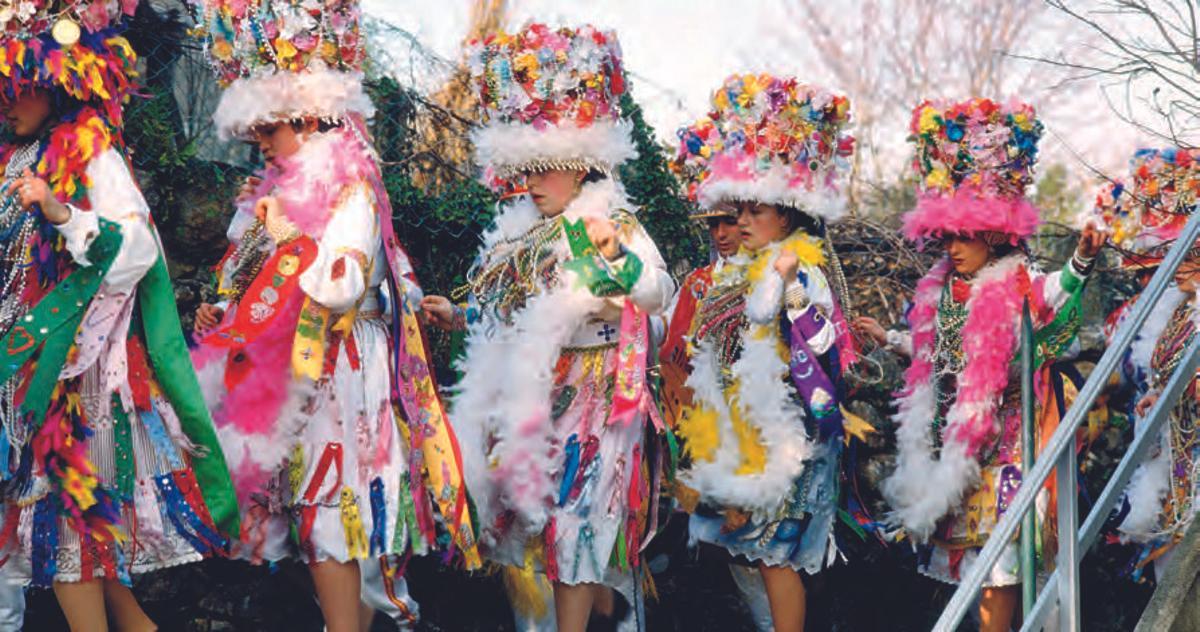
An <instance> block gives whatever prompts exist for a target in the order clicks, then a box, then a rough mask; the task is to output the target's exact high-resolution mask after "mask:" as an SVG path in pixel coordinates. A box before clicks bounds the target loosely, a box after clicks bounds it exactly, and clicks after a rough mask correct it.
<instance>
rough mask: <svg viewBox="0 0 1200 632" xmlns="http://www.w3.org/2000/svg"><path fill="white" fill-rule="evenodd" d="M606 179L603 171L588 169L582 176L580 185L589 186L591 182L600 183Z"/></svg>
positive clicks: (606, 175)
mask: <svg viewBox="0 0 1200 632" xmlns="http://www.w3.org/2000/svg"><path fill="white" fill-rule="evenodd" d="M607 179H608V174H606V173H604V172H603V171H600V170H599V169H588V171H587V173H586V174H584V176H583V181H582V184H591V183H593V182H600V181H602V180H607Z"/></svg>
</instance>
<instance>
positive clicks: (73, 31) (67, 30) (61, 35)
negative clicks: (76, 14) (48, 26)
mask: <svg viewBox="0 0 1200 632" xmlns="http://www.w3.org/2000/svg"><path fill="white" fill-rule="evenodd" d="M50 33H51V34H52V35H53V36H54V41H56V42H58V43H59V45H60V46H64V47H66V46H71V45H73V44H75V43H76V42H78V41H79V37H80V35H81V34H82V33H81V32H80V30H79V25H78V24H76V23H75V21H74V20H72V19H71V18H59V19H58V21H57V22H55V23H54V28H53V29H52V30H51V31H50Z"/></svg>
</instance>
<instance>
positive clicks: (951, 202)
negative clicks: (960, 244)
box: [904, 98, 1042, 242]
mask: <svg viewBox="0 0 1200 632" xmlns="http://www.w3.org/2000/svg"><path fill="white" fill-rule="evenodd" d="M911 131H912V135H911V136H910V137H909V140H910V141H912V142H914V143H915V144H916V155H915V157H914V158H913V169H914V170H915V171H916V172H917V175H918V176H919V177H920V179H921V181H920V183H919V184H918V199H917V206H916V208H914V209H913V210H912V211H910V212H908V213H906V214H905V216H904V234H905V236H907V237H908V238H909V239H912V240H914V241H918V240H922V239H927V238H931V237H939V236H941V235H944V234H970V235H975V234H980V233H994V234H1000V235H1004V236H1006V237H1007V238H1008V239H1009V241H1011V242H1016V241H1017V240H1019V239H1022V238H1025V237H1028V236H1030V235H1032V234H1033V232H1034V231H1035V230H1036V229H1037V225H1038V221H1039V218H1038V211H1037V209H1036V208H1035V207H1034V206H1033V204H1031V203H1030V202H1029V200H1028V199H1026V197H1025V189H1026V188H1027V187H1028V186H1029V184H1030V183H1032V182H1033V171H1034V166H1035V164H1036V163H1037V151H1038V140H1039V139H1040V138H1041V136H1042V123H1041V121H1039V120H1038V118H1037V114H1036V113H1035V112H1034V109H1033V107H1032V106H1030V105H1028V104H1025V103H1019V102H1016V101H1014V102H1010V103H1006V104H1001V103H997V102H995V101H992V100H990V99H979V98H975V99H970V100H967V101H962V102H958V103H953V102H948V101H924V102H922V103H921V104H919V105H918V106H917V107H916V108H914V109H913V114H912V122H911Z"/></svg>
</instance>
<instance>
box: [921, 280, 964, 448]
mask: <svg viewBox="0 0 1200 632" xmlns="http://www.w3.org/2000/svg"><path fill="white" fill-rule="evenodd" d="M956 282H957V277H955V276H954V275H951V276H950V278H949V279H948V281H947V283H946V284H945V285H943V286H942V294H941V296H940V297H939V298H938V309H937V317H936V320H935V327H936V329H935V333H934V345H933V375H934V379H933V391H934V404H935V406H936V408H935V411H934V415H933V422H932V423H931V424H930V434H931V435H932V436H931V438H932V439H933V448H934V453H935V454H937V453H938V452H940V451H941V448H942V427H943V426H945V424H946V414H947V413H948V412H949V411H950V407H951V406H952V405H953V404H954V401H955V399H956V398H957V395H958V392H957V391H958V389H957V384H958V376H959V375H960V374H962V371H963V369H964V368H965V366H966V357H965V355H964V353H963V340H962V330H963V325H965V324H966V323H967V314H968V313H969V312H968V310H967V305H966V303H960V302H958V301H957V300H955V299H954V290H953V288H954V284H955V283H956Z"/></svg>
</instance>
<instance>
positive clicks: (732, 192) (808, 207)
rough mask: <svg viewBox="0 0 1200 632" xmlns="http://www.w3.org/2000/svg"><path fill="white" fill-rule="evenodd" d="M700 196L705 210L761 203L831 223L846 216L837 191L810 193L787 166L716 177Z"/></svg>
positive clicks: (706, 185)
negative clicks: (744, 175) (723, 204)
mask: <svg viewBox="0 0 1200 632" xmlns="http://www.w3.org/2000/svg"><path fill="white" fill-rule="evenodd" d="M697 197H698V201H699V202H700V206H701V208H705V209H711V208H713V207H715V206H716V205H717V204H719V203H721V202H758V203H761V204H778V205H781V206H790V207H792V208H796V209H799V210H801V211H803V212H805V213H807V214H809V215H812V216H813V217H816V218H818V219H822V220H824V221H825V222H827V223H835V222H838V221H840V220H841V219H842V218H843V217H845V216H846V200H845V199H844V198H843V197H842V195H841V194H840V193H838V192H837V190H835V189H817V190H808V189H805V188H803V187H801V186H798V185H797V184H795V183H794V182H793V176H792V171H791V169H790V168H787V167H785V166H783V165H771V167H770V168H769V169H767V170H766V171H760V172H757V173H755V175H754V177H752V178H744V179H743V178H731V177H723V176H722V175H720V174H713V175H712V176H711V177H709V178H708V179H707V180H705V181H704V182H703V183H702V184H701V185H700V188H699V190H698V191H697Z"/></svg>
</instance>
